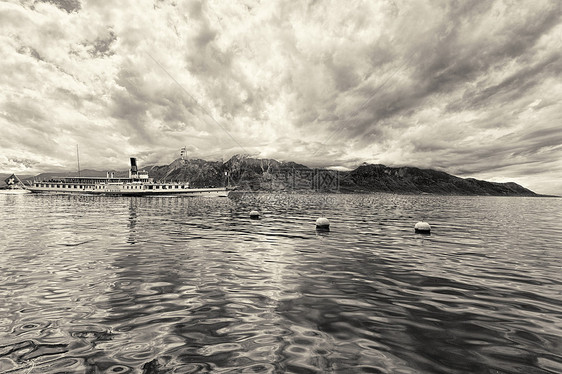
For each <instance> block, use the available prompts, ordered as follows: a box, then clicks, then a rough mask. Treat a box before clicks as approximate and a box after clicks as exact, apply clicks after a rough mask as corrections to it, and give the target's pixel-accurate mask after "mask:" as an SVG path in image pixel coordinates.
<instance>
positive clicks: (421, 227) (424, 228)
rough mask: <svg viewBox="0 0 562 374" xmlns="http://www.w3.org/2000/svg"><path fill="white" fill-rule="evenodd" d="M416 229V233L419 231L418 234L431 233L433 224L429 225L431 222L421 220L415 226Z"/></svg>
mask: <svg viewBox="0 0 562 374" xmlns="http://www.w3.org/2000/svg"><path fill="white" fill-rule="evenodd" d="M414 229H415V230H416V233H418V234H429V233H431V226H430V225H429V223H427V222H424V221H420V222H418V223H416V225H415V226H414Z"/></svg>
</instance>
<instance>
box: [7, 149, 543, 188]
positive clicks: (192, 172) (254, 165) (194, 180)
mask: <svg viewBox="0 0 562 374" xmlns="http://www.w3.org/2000/svg"><path fill="white" fill-rule="evenodd" d="M141 169H143V168H142V167H141ZM144 170H147V171H148V173H149V176H150V177H151V178H154V179H155V180H157V181H189V182H190V184H191V186H192V187H219V186H225V185H227V184H229V185H233V186H237V187H238V188H239V189H242V190H254V191H279V190H303V191H304V190H310V188H311V183H310V180H309V179H310V178H313V175H315V174H314V173H317V172H318V170H320V171H321V172H324V173H331V175H335V174H336V172H335V171H327V170H323V169H311V168H309V167H307V166H305V165H302V164H298V163H295V162H282V161H277V160H274V159H259V158H253V157H249V156H245V155H235V156H233V157H232V158H231V159H230V160H228V161H226V162H222V161H205V160H201V159H185V160H184V159H177V160H174V161H173V162H172V163H171V164H169V165H162V166H148V167H146V168H144ZM295 170H297V171H298V172H296V173H295V172H294V171H295ZM127 174H128V171H115V176H116V177H125V176H127ZM288 174H289V175H290V176H291V177H290V178H291V181H290V182H291V183H290V184H289V187H288V184H287V183H286V182H287V175H288ZM337 174H338V181H339V190H340V191H341V192H391V193H414V194H421V193H430V194H447V195H493V196H539V195H537V194H536V193H534V192H533V191H531V190H529V189H527V188H524V187H522V186H520V185H518V184H516V183H513V182H510V183H495V182H487V181H482V180H477V179H473V178H466V179H464V178H459V177H456V176H454V175H450V174H447V173H445V172H442V171H436V170H431V169H419V168H416V167H399V168H393V167H388V166H385V165H375V164H363V165H361V166H359V167H358V168H356V169H355V170H352V171H345V172H338V173H337ZM2 175H3V174H2ZM2 175H0V177H1V176H2ZM9 175H10V174H6V177H8V176H9ZM77 175H78V173H77V172H67V173H60V172H58V173H42V174H39V175H38V176H36V177H34V178H35V179H48V178H52V177H54V176H58V177H71V176H77ZM81 175H82V176H92V177H104V176H105V175H106V172H105V171H97V170H83V171H82V172H81ZM6 177H4V178H2V182H3V180H4V179H5V178H6ZM20 178H22V176H20ZM283 178H285V179H284V180H283ZM23 179H24V178H22V180H23Z"/></svg>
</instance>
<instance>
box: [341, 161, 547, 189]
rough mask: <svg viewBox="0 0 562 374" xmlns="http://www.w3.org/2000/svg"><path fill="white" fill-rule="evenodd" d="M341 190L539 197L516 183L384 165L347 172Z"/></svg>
mask: <svg viewBox="0 0 562 374" xmlns="http://www.w3.org/2000/svg"><path fill="white" fill-rule="evenodd" d="M342 176H343V178H342V180H341V182H340V186H341V188H342V189H345V190H349V191H357V192H358V191H365V192H374V191H378V192H398V193H433V194H449V195H495V196H504V195H505V196H515V195H522V196H537V194H536V193H534V192H533V191H531V190H529V189H527V188H524V187H522V186H520V185H518V184H516V183H513V182H510V183H496V182H487V181H482V180H478V179H473V178H467V179H463V178H459V177H456V176H454V175H450V174H447V173H445V172H442V171H436V170H431V169H418V168H415V167H400V168H391V167H387V166H385V165H365V164H364V165H361V166H359V167H358V168H357V169H355V170H353V171H350V172H346V173H344V174H343V175H342Z"/></svg>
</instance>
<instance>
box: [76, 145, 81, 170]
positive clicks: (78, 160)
mask: <svg viewBox="0 0 562 374" xmlns="http://www.w3.org/2000/svg"><path fill="white" fill-rule="evenodd" d="M76 161H77V162H78V178H80V177H81V175H80V153H78V144H76Z"/></svg>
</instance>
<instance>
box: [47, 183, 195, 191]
mask: <svg viewBox="0 0 562 374" xmlns="http://www.w3.org/2000/svg"><path fill="white" fill-rule="evenodd" d="M37 187H45V188H69V189H78V188H93V189H98V190H100V189H104V187H105V186H103V185H76V184H74V185H60V184H49V183H38V184H37ZM112 187H113V186H112ZM116 187H117V188H119V187H121V186H116ZM123 187H124V189H126V190H142V189H143V188H142V187H143V186H123ZM146 187H147V188H148V189H149V190H172V189H179V188H187V186H181V185H147V186H146Z"/></svg>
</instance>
